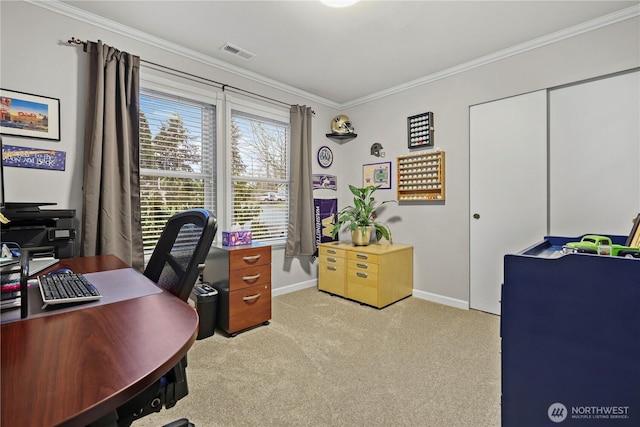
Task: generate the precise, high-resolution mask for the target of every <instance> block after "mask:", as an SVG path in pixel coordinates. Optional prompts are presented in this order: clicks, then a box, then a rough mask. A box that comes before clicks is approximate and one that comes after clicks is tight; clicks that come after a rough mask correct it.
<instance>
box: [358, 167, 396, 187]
mask: <svg viewBox="0 0 640 427" xmlns="http://www.w3.org/2000/svg"><path fill="white" fill-rule="evenodd" d="M370 185H379V186H380V189H381V190H389V189H391V162H384V163H371V164H368V165H364V166H363V167H362V186H363V187H368V186H370Z"/></svg>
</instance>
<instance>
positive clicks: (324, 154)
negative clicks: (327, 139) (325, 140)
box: [318, 145, 333, 168]
mask: <svg viewBox="0 0 640 427" xmlns="http://www.w3.org/2000/svg"><path fill="white" fill-rule="evenodd" d="M318 163H319V164H320V166H322V167H323V168H328V167H329V166H331V165H332V164H333V152H332V151H331V148H329V147H327V146H326V145H323V146H322V147H320V149H319V150H318Z"/></svg>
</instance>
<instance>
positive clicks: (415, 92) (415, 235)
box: [0, 1, 640, 306]
mask: <svg viewBox="0 0 640 427" xmlns="http://www.w3.org/2000/svg"><path fill="white" fill-rule="evenodd" d="M0 15H1V16H0V38H1V44H0V54H1V56H0V61H1V63H0V86H1V87H3V88H6V89H12V90H18V91H24V92H30V93H35V94H41V95H46V96H50V97H54V98H59V99H60V102H61V134H62V137H61V141H60V142H56V143H52V142H46V141H40V140H32V139H21V138H12V137H5V138H4V142H5V143H6V144H13V145H24V146H28V147H36V148H42V147H48V146H51V147H52V148H53V149H56V150H62V151H66V152H67V170H66V171H65V172H56V171H41V170H27V169H18V168H6V169H5V171H6V181H7V188H6V191H7V196H8V198H10V199H13V200H15V201H27V200H30V201H32V200H38V201H45V202H46V201H52V202H57V203H58V207H60V208H75V209H77V210H78V211H79V210H80V207H81V204H82V196H81V184H82V183H81V179H82V135H83V131H84V129H83V125H82V123H83V119H84V107H85V102H84V95H83V93H84V87H85V74H84V69H85V59H86V58H85V56H84V53H83V52H82V50H81V48H79V47H76V46H69V45H68V44H67V40H68V39H69V38H70V37H72V36H74V37H79V38H83V39H90V40H98V39H101V40H103V41H104V42H105V43H107V44H110V45H113V46H116V47H118V48H119V49H122V50H125V51H128V52H131V53H134V54H137V55H140V56H141V57H142V58H144V59H146V60H148V61H152V62H156V63H159V64H165V65H169V66H171V67H173V68H176V69H180V70H184V71H187V72H190V73H193V74H196V75H200V76H204V77H207V78H210V79H213V80H217V81H221V82H224V83H227V84H230V85H234V86H238V87H241V88H243V89H246V90H250V91H254V92H257V93H260V94H263V95H266V96H270V97H273V98H276V99H280V100H282V101H285V102H289V103H291V104H306V105H310V106H312V107H313V109H314V110H315V112H316V117H315V120H314V134H313V139H314V142H313V143H314V153H315V152H316V151H317V149H318V148H319V147H320V146H322V145H328V146H329V147H330V148H331V149H332V150H333V152H334V156H335V160H334V165H333V166H332V167H331V168H329V169H326V170H324V169H321V168H319V167H318V166H317V163H316V162H315V159H314V167H316V168H317V170H316V172H317V173H321V172H322V173H330V174H333V175H338V185H339V188H340V191H339V192H338V194H339V195H340V197H341V198H342V200H341V203H340V205H345V204H349V203H350V200H351V197H350V196H349V193H348V189H347V184H349V183H352V184H359V183H361V182H362V165H363V164H366V163H374V162H379V161H393V162H395V158H396V157H397V156H399V155H402V154H406V153H408V152H409V150H408V149H407V145H406V118H407V116H410V115H414V114H417V113H422V112H425V111H433V112H434V115H435V126H436V134H435V141H436V146H437V147H439V148H441V149H443V150H445V151H446V153H447V154H446V186H447V188H446V196H447V200H446V202H444V203H442V204H428V205H426V204H425V205H412V206H406V205H399V206H397V205H391V206H389V209H387V211H386V212H385V213H384V214H383V215H382V219H383V220H385V219H388V218H390V217H391V216H397V217H398V218H397V219H398V221H397V222H390V223H389V225H390V226H391V227H392V230H393V234H394V240H395V241H396V242H398V243H409V244H413V245H414V246H415V250H414V254H415V260H414V288H415V289H416V292H415V295H417V296H421V297H425V298H430V299H434V300H437V301H441V302H445V303H449V304H452V305H457V306H465V304H466V303H467V302H468V297H469V218H468V217H469V148H468V141H469V135H468V133H469V125H468V108H469V106H470V105H473V104H478V103H480V102H486V101H490V100H493V99H498V98H503V97H507V96H512V95H515V94H519V93H524V92H529V91H533V90H538V89H543V88H547V87H552V86H556V85H560V84H565V83H570V82H573V81H577V80H582V79H585V78H590V77H595V76H598V75H602V74H607V73H611V72H615V71H620V70H625V69H629V68H632V67H637V66H639V65H640V42H639V39H640V37H639V35H640V31H639V29H640V22H639V21H640V20H639V18H634V19H630V20H626V21H623V22H620V23H618V24H614V25H611V26H608V27H605V28H601V29H599V30H596V31H592V32H589V33H585V34H582V35H580V36H576V37H573V38H570V39H566V40H563V41H561V42H558V43H554V44H552V45H548V46H545V47H541V48H538V49H535V50H532V51H529V52H527V53H524V54H521V55H518V56H515V57H510V58H508V59H505V60H502V61H499V62H495V63H491V64H488V65H485V66H483V67H480V68H476V69H473V70H470V71H467V72H464V73H461V74H457V75H454V76H451V77H448V78H445V79H442V80H438V81H435V82H433V83H430V84H427V85H424V86H420V87H416V88H413V89H411V90H407V91H404V92H401V93H397V94H395V95H391V96H387V97H385V98H382V99H377V100H374V101H371V102H368V103H365V104H362V105H358V106H355V107H351V108H349V109H347V110H346V111H344V113H345V114H347V115H348V116H349V117H350V118H351V120H352V121H353V123H354V125H355V128H356V132H357V133H358V138H356V139H354V140H352V141H350V142H347V143H345V144H338V143H336V142H333V141H331V140H329V139H328V138H326V137H325V133H327V132H329V130H330V129H329V122H330V119H331V118H332V117H333V116H334V115H335V114H337V113H338V111H337V110H336V109H335V108H332V107H331V106H327V105H325V104H321V103H317V102H312V101H310V100H309V99H307V100H305V99H302V98H301V97H299V96H295V95H292V94H290V93H287V92H283V91H279V90H276V89H274V88H272V87H269V86H266V85H263V84H260V83H257V82H255V81H252V80H248V79H245V78H243V77H240V76H236V75H233V74H231V73H228V72H225V71H221V70H219V69H216V68H214V67H211V66H209V65H206V64H203V63H201V62H197V61H194V60H190V59H187V58H185V57H183V56H180V55H176V54H174V53H171V52H167V51H164V50H162V49H160V48H157V47H154V46H150V45H148V44H145V43H143V42H140V41H137V40H133V39H131V38H128V37H125V36H122V35H120V34H116V33H113V32H110V31H107V30H105V29H103V28H99V27H95V26H92V25H89V24H87V23H84V22H80V21H77V20H75V19H72V18H69V17H67V16H64V15H60V14H57V13H54V12H50V11H48V10H46V9H43V8H40V7H37V6H34V5H31V4H28V3H23V2H6V1H3V2H0ZM319 72H321V70H319ZM345 72H347V71H345ZM374 142H380V143H382V145H383V146H384V150H383V151H385V152H386V157H385V158H384V159H379V158H377V157H373V156H371V155H370V153H369V149H370V146H371V144H372V143H374ZM394 170H395V165H394ZM395 188H396V187H395V178H394V185H393V189H392V190H384V191H381V192H380V196H379V198H380V199H386V198H388V199H394V198H395V197H396V195H395ZM325 196H326V197H331V193H329V194H326V195H325ZM343 201H344V203H343ZM78 213H79V212H78ZM541 237H542V236H541ZM273 270H274V274H273V278H274V283H273V288H274V293H278V292H279V290H278V288H280V292H281V291H282V290H284V289H293V288H295V287H296V286H298V285H306V284H309V283H310V282H312V281H313V280H314V279H315V277H316V275H317V267H316V266H315V264H314V263H313V262H312V260H309V259H302V260H298V259H296V260H293V261H291V262H290V263H289V262H287V261H286V260H285V259H284V257H283V254H282V250H275V251H274V254H273Z"/></svg>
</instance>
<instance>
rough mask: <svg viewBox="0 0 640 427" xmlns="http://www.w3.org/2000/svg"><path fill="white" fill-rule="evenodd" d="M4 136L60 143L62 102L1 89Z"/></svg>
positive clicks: (0, 125)
mask: <svg viewBox="0 0 640 427" xmlns="http://www.w3.org/2000/svg"><path fill="white" fill-rule="evenodd" d="M0 133H1V134H4V135H15V136H24V137H28V138H40V139H50V140H54V141H60V100H59V99H56V98H49V97H46V96H39V95H32V94H29V93H22V92H16V91H14V90H8V89H0Z"/></svg>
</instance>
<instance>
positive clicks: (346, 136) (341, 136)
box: [327, 133, 358, 142]
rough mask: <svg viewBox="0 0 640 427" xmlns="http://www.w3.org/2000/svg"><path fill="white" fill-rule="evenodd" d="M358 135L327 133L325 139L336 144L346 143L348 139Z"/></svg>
mask: <svg viewBox="0 0 640 427" xmlns="http://www.w3.org/2000/svg"><path fill="white" fill-rule="evenodd" d="M357 136H358V135H357V134H355V133H346V134H343V133H328V134H327V138H330V139H333V140H334V141H337V142H346V141H348V140H350V139H353V138H356V137H357Z"/></svg>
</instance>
